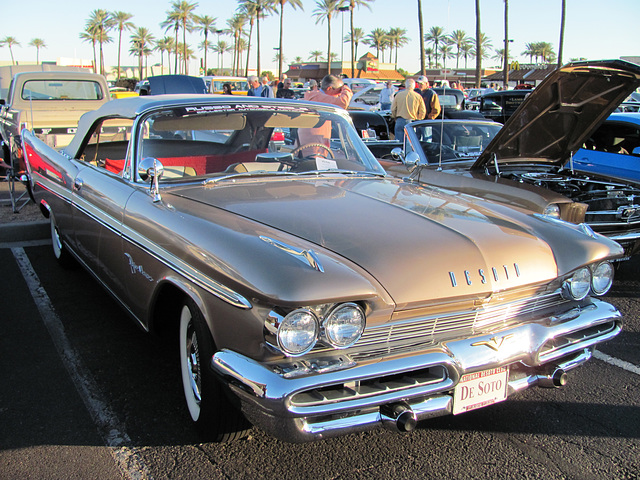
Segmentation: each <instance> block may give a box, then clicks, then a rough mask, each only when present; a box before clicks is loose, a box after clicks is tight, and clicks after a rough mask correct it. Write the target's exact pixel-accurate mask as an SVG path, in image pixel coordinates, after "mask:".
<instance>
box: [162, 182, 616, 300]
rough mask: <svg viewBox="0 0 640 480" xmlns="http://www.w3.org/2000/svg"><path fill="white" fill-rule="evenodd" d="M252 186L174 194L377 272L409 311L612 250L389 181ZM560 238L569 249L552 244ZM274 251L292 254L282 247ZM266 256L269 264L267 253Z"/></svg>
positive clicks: (540, 223)
mask: <svg viewBox="0 0 640 480" xmlns="http://www.w3.org/2000/svg"><path fill="white" fill-rule="evenodd" d="M246 180H247V181H246V183H245V181H243V180H238V181H237V183H235V184H234V185H228V184H225V182H221V183H218V184H215V185H214V186H211V187H202V186H191V187H182V188H178V189H171V193H172V194H173V195H176V196H179V197H180V198H181V199H188V200H192V201H197V202H199V203H202V204H206V205H209V206H211V207H216V208H218V209H223V210H224V211H227V212H231V213H233V214H235V215H238V216H240V217H243V218H245V219H250V220H252V221H254V222H258V223H259V225H256V227H255V232H256V233H254V235H256V236H258V235H259V236H261V237H262V236H264V235H265V233H264V231H265V227H264V226H265V225H266V226H268V227H269V229H270V233H268V234H266V236H267V237H270V238H272V239H273V240H275V241H280V240H281V237H282V235H281V234H280V233H279V232H286V233H287V234H289V235H293V236H294V237H296V238H298V239H300V243H296V244H295V245H292V246H293V247H294V248H298V249H300V248H302V249H305V250H313V251H314V252H316V253H317V254H319V255H320V257H321V258H320V263H322V262H324V261H328V260H327V258H328V257H327V255H330V256H331V257H333V258H335V255H336V254H337V255H338V256H339V257H340V258H341V260H340V262H342V263H345V264H351V265H353V264H355V265H357V266H358V268H359V269H363V270H365V271H367V272H368V273H369V274H370V275H372V276H373V277H374V278H375V279H376V280H377V281H378V282H379V283H380V284H381V286H382V287H383V288H384V290H385V291H386V292H387V293H388V294H389V295H390V296H391V297H392V298H393V299H394V302H395V303H396V304H397V305H399V306H401V307H402V308H407V307H408V306H417V305H418V304H420V303H423V302H424V301H434V300H443V299H446V298H449V297H453V296H459V295H469V296H474V297H476V296H480V297H482V298H484V297H486V296H489V295H490V294H491V293H492V292H496V291H500V290H504V289H510V288H515V287H521V286H524V285H533V284H540V283H542V282H548V281H550V280H551V279H554V278H556V276H557V275H558V268H561V269H564V270H568V269H571V268H575V267H577V266H578V264H577V263H581V262H584V261H585V258H592V257H593V256H594V255H595V256H598V255H599V256H600V258H601V257H602V256H603V255H608V254H609V253H610V250H609V248H610V246H608V245H604V244H602V243H600V242H595V241H593V239H590V238H589V237H587V236H586V235H584V234H581V233H578V232H574V233H575V238H571V241H567V237H566V236H565V235H558V231H557V228H562V229H563V231H564V230H567V231H568V232H569V234H571V232H572V230H571V229H569V228H567V227H566V226H564V225H562V226H560V227H558V225H555V224H553V223H552V222H548V221H547V222H545V221H544V220H541V219H538V218H535V217H533V216H530V215H525V214H523V213H520V212H517V211H515V210H513V209H510V208H508V207H506V206H501V205H495V204H491V203H489V202H486V201H483V200H481V199H478V198H475V197H470V196H466V195H462V194H459V193H454V192H447V191H444V190H441V189H437V188H433V187H429V186H426V185H419V184H409V183H404V182H400V181H396V180H393V179H391V178H389V177H387V178H380V179H375V180H372V179H356V178H346V177H344V176H326V177H320V178H315V177H314V178H309V177H307V178H306V179H305V180H303V179H285V180H266V181H265V180H256V179H246ZM164 198H168V197H166V196H165V197H164ZM177 200H178V199H177V198H174V199H173V200H171V203H172V205H173V206H174V208H178V209H181V208H189V206H188V205H186V204H182V205H181V204H180V203H177ZM533 224H535V231H536V233H535V234H534V233H533V230H534V226H533ZM381 227H382V228H381ZM548 229H551V230H553V231H551V230H548ZM258 232H260V233H258ZM545 232H547V233H545ZM244 233H245V234H248V232H246V231H245V232H244ZM565 233H566V232H565ZM555 237H561V238H563V240H564V242H562V243H561V244H560V245H552V243H553V242H554V240H553V239H554V238H555ZM286 238H289V239H290V238H291V237H289V236H288V235H287V236H286ZM290 242H291V240H288V243H289V244H290ZM558 243H560V242H558ZM569 244H571V249H568V247H567V245H569ZM587 245H589V246H588V247H587ZM238 248H240V247H239V246H238ZM261 248H262V247H261ZM265 248H270V247H265ZM584 248H589V249H594V248H595V249H596V250H597V249H600V251H599V253H597V254H596V253H595V252H594V251H590V252H587V251H585V250H584ZM328 252H331V253H330V254H329V253H328ZM252 253H255V252H252ZM267 254H268V255H269V256H274V255H287V254H286V253H285V252H283V251H282V249H279V248H273V249H272V250H268V253H267ZM262 255H263V258H265V257H264V255H265V252H263V253H262ZM556 257H557V258H558V260H557V259H556ZM560 259H561V260H560ZM572 262H573V263H572ZM576 262H577V263H576ZM561 263H562V265H561ZM280 274H284V273H283V272H273V273H272V275H280ZM310 274H313V272H310ZM327 281H330V279H327ZM426 286H428V288H427V289H426V290H425V287H426Z"/></svg>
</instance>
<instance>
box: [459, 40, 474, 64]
mask: <svg viewBox="0 0 640 480" xmlns="http://www.w3.org/2000/svg"><path fill="white" fill-rule="evenodd" d="M460 52H461V53H462V57H463V58H464V68H467V60H469V57H473V43H471V42H469V43H465V44H463V45H462V46H461V47H460Z"/></svg>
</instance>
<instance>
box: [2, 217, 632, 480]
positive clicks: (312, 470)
mask: <svg viewBox="0 0 640 480" xmlns="http://www.w3.org/2000/svg"><path fill="white" fill-rule="evenodd" d="M26 223H29V222H26ZM43 225H44V226H43ZM43 225H40V226H39V227H38V228H37V229H36V230H37V232H39V233H37V234H36V235H35V237H38V238H35V237H30V238H28V239H21V240H16V238H17V237H15V236H14V235H12V234H10V233H9V234H8V238H9V239H10V240H9V241H7V240H5V241H2V242H0V243H1V245H0V264H1V265H2V273H3V284H4V295H3V306H2V309H1V312H2V314H1V318H2V322H1V324H2V335H1V336H0V352H2V354H1V356H0V358H1V359H2V360H0V425H2V428H1V429H0V478H2V479H14V478H15V479H18V478H20V479H23V478H61V479H62V478H65V479H67V478H101V479H115V478H172V479H182V478H220V479H228V478H246V479H255V478H273V479H302V478H314V479H316V478H323V479H338V478H339V479H364V478H367V479H370V478H383V477H391V478H396V479H404V478H407V479H409V478H483V479H484V478H544V479H556V478H557V479H561V478H562V479H601V478H608V479H609V478H611V479H633V478H638V477H639V476H640V396H639V395H638V391H640V320H639V319H640V279H639V278H638V277H639V276H638V271H640V259H634V260H632V261H631V262H628V263H627V264H625V265H623V266H622V267H621V268H620V269H619V271H618V275H617V279H616V283H615V284H614V287H613V289H612V291H611V292H610V293H609V295H608V301H610V302H611V303H613V304H614V305H616V306H617V307H618V308H619V309H620V310H621V312H622V313H623V316H624V318H625V329H624V331H623V333H622V334H621V335H619V336H618V337H617V338H616V339H614V340H613V341H611V342H609V343H606V344H604V345H603V346H602V348H601V349H600V352H599V353H598V355H597V357H596V358H594V359H592V360H591V361H590V362H588V363H587V364H586V365H585V366H583V367H581V368H579V369H577V370H575V371H572V372H570V375H569V382H568V385H567V386H566V387H564V388H562V389H558V390H547V389H534V390H530V391H526V392H523V393H522V394H520V395H517V396H515V397H513V398H512V399H510V400H509V401H507V402H504V403H501V404H497V405H494V406H492V407H488V408H485V409H482V410H479V411H475V412H471V413H467V414H463V415H460V416H456V417H443V418H439V419H435V420H432V421H428V422H422V423H421V424H419V426H418V428H417V430H416V431H415V432H413V433H412V434H410V435H398V434H394V433H391V432H388V431H385V430H378V431H373V432H367V433H363V434H357V435H349V436H346V437H341V438H336V439H331V440H326V441H322V442H317V443H312V444H304V445H294V444H287V443H283V442H280V441H277V440H274V439H273V438H271V437H268V436H267V435H265V434H264V433H262V432H260V431H259V430H257V429H253V430H252V431H251V434H250V436H249V437H248V438H246V439H244V440H242V441H238V442H235V443H231V444H213V443H201V440H200V438H199V437H198V435H197V433H196V432H195V430H194V429H193V428H192V427H191V425H190V423H189V420H188V414H187V412H186V409H185V408H184V406H183V400H182V394H181V391H180V386H179V384H178V381H179V372H178V369H177V359H176V357H175V349H174V348H173V345H172V344H171V343H167V342H165V341H162V340H160V339H158V338H155V337H153V336H150V335H147V334H145V333H144V332H142V331H140V330H139V329H138V328H137V327H136V326H135V325H134V324H133V323H132V322H131V321H130V320H129V318H128V317H127V316H126V315H125V314H124V313H123V311H122V310H121V309H120V308H119V306H118V305H116V304H115V302H113V301H112V300H111V299H110V297H108V296H107V295H106V294H105V293H104V291H103V290H102V289H101V287H100V286H98V284H97V283H96V282H94V281H93V279H92V278H91V277H90V276H89V275H88V274H87V273H86V272H84V271H83V270H81V269H76V270H63V269H61V268H60V267H58V265H57V264H56V262H55V261H54V259H53V256H52V254H51V252H50V245H49V242H48V240H47V239H46V235H47V232H48V230H47V224H46V222H44V224H43ZM7 231H8V229H6V228H5V229H4V235H7ZM5 238H6V237H5ZM11 239H13V240H11Z"/></svg>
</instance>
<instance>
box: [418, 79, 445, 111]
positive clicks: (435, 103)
mask: <svg viewBox="0 0 640 480" xmlns="http://www.w3.org/2000/svg"><path fill="white" fill-rule="evenodd" d="M416 92H418V93H419V94H420V95H422V98H423V99H424V105H425V107H427V115H426V116H425V117H424V118H425V120H433V119H434V118H437V117H438V115H440V110H441V108H440V99H439V98H438V94H437V93H436V92H434V91H433V90H432V89H431V88H430V87H429V79H428V78H427V77H425V76H424V75H420V76H419V77H418V79H417V80H416Z"/></svg>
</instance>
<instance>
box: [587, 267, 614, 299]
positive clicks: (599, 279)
mask: <svg viewBox="0 0 640 480" xmlns="http://www.w3.org/2000/svg"><path fill="white" fill-rule="evenodd" d="M612 283H613V265H611V263H609V262H602V263H599V264H598V265H596V266H595V268H594V269H593V275H592V278H591V289H592V290H593V293H594V294H595V295H604V294H605V293H607V292H608V291H609V289H610V288H611V284H612Z"/></svg>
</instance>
